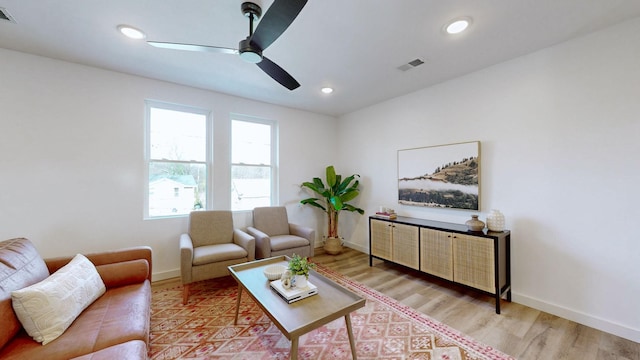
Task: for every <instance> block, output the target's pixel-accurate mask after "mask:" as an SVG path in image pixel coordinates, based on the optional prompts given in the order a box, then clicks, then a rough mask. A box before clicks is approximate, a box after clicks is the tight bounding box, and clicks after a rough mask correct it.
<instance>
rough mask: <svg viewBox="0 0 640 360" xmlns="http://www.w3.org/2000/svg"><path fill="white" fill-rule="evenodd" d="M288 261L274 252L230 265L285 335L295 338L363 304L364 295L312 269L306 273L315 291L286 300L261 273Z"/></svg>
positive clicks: (239, 281)
mask: <svg viewBox="0 0 640 360" xmlns="http://www.w3.org/2000/svg"><path fill="white" fill-rule="evenodd" d="M287 262H288V257H286V256H277V257H273V258H269V259H262V260H256V261H252V262H248V263H244V264H239V265H233V266H229V271H230V272H231V275H232V276H233V277H234V278H235V279H236V281H237V282H238V284H240V285H241V286H242V287H243V288H244V289H245V290H246V291H247V292H248V293H249V295H250V296H251V297H252V298H253V299H254V300H255V301H256V303H257V304H258V305H259V306H260V307H261V308H262V310H263V311H264V312H265V314H267V316H269V318H271V320H272V321H273V323H274V324H275V325H276V326H277V327H278V328H279V329H280V331H282V333H283V334H284V335H285V336H286V337H287V338H288V339H291V338H292V337H295V338H297V337H299V336H300V335H302V334H305V333H307V332H309V331H311V330H313V329H316V328H318V327H320V326H322V325H324V324H327V323H329V322H331V321H333V320H335V319H337V318H340V317H343V316H346V315H348V314H349V313H351V312H353V311H355V310H357V309H359V308H361V307H363V306H364V305H365V299H364V298H362V297H360V296H358V295H357V294H354V293H353V292H351V291H350V290H348V289H346V288H344V287H342V286H340V285H338V284H336V283H335V282H334V281H332V280H329V279H327V278H326V277H324V276H322V275H320V274H319V273H318V272H316V271H314V270H311V272H310V274H309V281H310V282H311V283H312V284H313V285H315V286H317V287H318V294H317V295H312V296H310V297H308V298H305V299H302V300H299V301H296V302H294V303H292V304H288V303H287V302H286V301H284V300H283V299H282V298H281V297H280V296H279V295H278V294H277V293H275V291H274V290H272V289H271V287H270V286H269V280H268V279H267V278H266V277H265V276H264V274H263V271H264V269H265V268H266V267H268V266H271V265H284V266H285V267H286V266H287Z"/></svg>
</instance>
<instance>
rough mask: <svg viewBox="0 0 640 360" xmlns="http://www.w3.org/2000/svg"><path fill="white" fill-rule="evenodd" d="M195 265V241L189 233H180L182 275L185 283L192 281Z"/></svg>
mask: <svg viewBox="0 0 640 360" xmlns="http://www.w3.org/2000/svg"><path fill="white" fill-rule="evenodd" d="M192 266H193V241H192V240H191V236H189V234H182V235H180V276H181V277H182V283H183V284H190V283H191V267H192Z"/></svg>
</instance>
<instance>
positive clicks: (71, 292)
mask: <svg viewBox="0 0 640 360" xmlns="http://www.w3.org/2000/svg"><path fill="white" fill-rule="evenodd" d="M105 291H106V288H105V286H104V283H103V282H102V279H101V278H100V275H99V274H98V271H97V270H96V267H95V266H94V265H93V263H91V261H89V259H87V258H86V257H85V256H84V255H80V254H78V255H76V256H75V257H74V258H73V260H71V261H70V262H69V263H68V264H67V265H65V266H63V267H62V268H60V269H59V270H58V271H56V272H55V273H53V274H51V276H49V277H48V278H46V279H44V280H42V281H41V282H39V283H37V284H33V285H31V286H28V287H26V288H24V289H20V290H16V291H13V292H11V299H12V305H13V310H14V311H15V312H16V316H17V317H18V319H19V320H20V322H21V323H22V326H23V327H24V328H25V330H26V331H27V334H29V336H31V337H32V338H33V339H34V340H35V341H37V342H41V343H42V345H46V344H47V343H49V342H51V341H53V340H55V339H56V338H57V337H58V336H60V335H62V333H64V332H65V330H67V328H68V327H69V325H71V323H73V321H74V320H75V319H76V317H78V315H80V313H81V312H82V311H83V310H84V309H85V308H87V306H89V305H91V304H92V303H93V302H94V301H95V300H96V299H97V298H99V297H100V296H102V294H104V292H105Z"/></svg>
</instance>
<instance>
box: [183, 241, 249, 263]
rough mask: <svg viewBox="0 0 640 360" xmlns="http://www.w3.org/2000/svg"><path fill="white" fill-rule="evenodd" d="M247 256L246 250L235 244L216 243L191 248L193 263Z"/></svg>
mask: <svg viewBox="0 0 640 360" xmlns="http://www.w3.org/2000/svg"><path fill="white" fill-rule="evenodd" d="M246 257H247V251H246V250H245V249H243V248H242V247H240V246H239V245H236V244H216V245H205V246H199V247H197V248H194V249H193V265H203V264H209V263H214V262H221V261H227V260H234V259H242V258H246Z"/></svg>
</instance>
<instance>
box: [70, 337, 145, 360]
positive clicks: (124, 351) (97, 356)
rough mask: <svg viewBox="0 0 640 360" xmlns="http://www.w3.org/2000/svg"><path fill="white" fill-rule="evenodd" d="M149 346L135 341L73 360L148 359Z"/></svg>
mask: <svg viewBox="0 0 640 360" xmlns="http://www.w3.org/2000/svg"><path fill="white" fill-rule="evenodd" d="M146 358H147V344H145V343H144V341H140V340H133V341H127V342H125V343H122V344H118V345H114V346H110V347H108V348H106V349H102V350H99V351H96V352H93V353H91V354H87V355H83V356H78V357H74V358H73V359H71V360H114V359H123V360H124V359H146Z"/></svg>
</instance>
